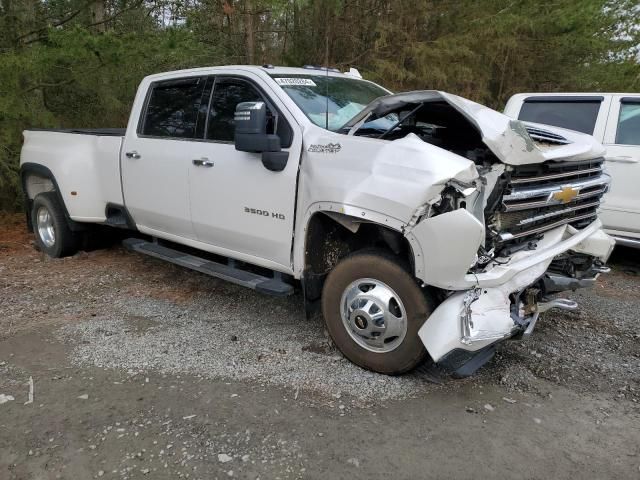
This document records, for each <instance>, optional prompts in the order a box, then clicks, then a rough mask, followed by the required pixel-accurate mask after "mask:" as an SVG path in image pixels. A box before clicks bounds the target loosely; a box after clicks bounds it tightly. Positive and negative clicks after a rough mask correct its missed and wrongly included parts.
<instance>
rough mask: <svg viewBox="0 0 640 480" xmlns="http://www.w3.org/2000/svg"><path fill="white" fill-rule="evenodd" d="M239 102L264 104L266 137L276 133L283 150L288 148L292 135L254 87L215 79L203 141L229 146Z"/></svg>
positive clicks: (226, 79)
mask: <svg viewBox="0 0 640 480" xmlns="http://www.w3.org/2000/svg"><path fill="white" fill-rule="evenodd" d="M242 102H266V103H267V108H268V112H267V118H268V123H267V133H277V134H278V135H279V136H280V144H281V145H282V147H285V148H286V147H289V146H291V141H292V137H293V132H292V130H291V127H290V126H289V124H288V123H287V122H286V120H285V119H284V118H283V117H282V115H279V114H278V112H276V111H275V110H274V109H273V108H272V107H271V106H270V105H269V102H268V101H266V99H265V97H264V95H263V94H262V93H261V92H260V91H258V89H257V88H256V87H254V86H253V85H252V84H251V83H249V82H248V81H245V80H242V79H239V78H216V81H215V83H214V87H213V93H212V96H211V102H210V104H209V113H208V116H207V128H206V133H205V138H206V139H208V140H214V141H218V142H230V143H232V142H233V139H234V133H235V122H234V117H235V111H236V106H237V105H238V104H239V103H242Z"/></svg>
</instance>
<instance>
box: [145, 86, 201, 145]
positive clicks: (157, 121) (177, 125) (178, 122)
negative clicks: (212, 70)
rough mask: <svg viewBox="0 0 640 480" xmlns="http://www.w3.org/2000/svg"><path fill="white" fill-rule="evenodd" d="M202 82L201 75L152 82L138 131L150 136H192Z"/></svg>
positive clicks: (193, 134)
mask: <svg viewBox="0 0 640 480" xmlns="http://www.w3.org/2000/svg"><path fill="white" fill-rule="evenodd" d="M204 86H205V79H204V78H202V77H190V78H181V79H176V80H167V81H161V82H156V83H153V84H151V86H150V88H149V93H148V97H147V103H146V108H145V109H144V110H143V112H144V113H143V117H142V122H141V124H140V125H139V128H138V133H139V134H141V135H143V136H149V137H164V138H187V139H188V138H194V137H195V135H196V128H197V124H198V117H199V115H198V113H199V109H200V104H201V102H202V93H203V90H204Z"/></svg>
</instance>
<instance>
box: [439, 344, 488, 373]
mask: <svg viewBox="0 0 640 480" xmlns="http://www.w3.org/2000/svg"><path fill="white" fill-rule="evenodd" d="M495 353H496V347H495V345H488V346H486V347H484V348H482V349H480V350H477V351H475V352H470V351H468V350H463V349H461V348H456V349H455V350H452V351H450V352H449V353H447V354H446V355H445V356H444V357H442V359H441V360H440V361H439V362H438V365H439V366H440V367H442V368H443V369H444V370H445V371H447V372H448V373H450V374H451V376H452V377H455V378H465V377H469V376H471V375H473V374H474V373H476V371H477V370H478V369H479V368H480V367H482V366H483V365H484V364H485V363H487V362H488V361H489V360H491V359H492V358H493V356H494V355H495Z"/></svg>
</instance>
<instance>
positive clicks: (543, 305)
mask: <svg viewBox="0 0 640 480" xmlns="http://www.w3.org/2000/svg"><path fill="white" fill-rule="evenodd" d="M552 308H559V309H560V310H571V311H573V310H577V309H578V304H577V303H576V302H574V301H573V300H569V299H568V298H554V299H553V300H549V301H548V302H538V307H537V308H536V311H538V312H539V313H542V312H546V311H547V310H551V309H552Z"/></svg>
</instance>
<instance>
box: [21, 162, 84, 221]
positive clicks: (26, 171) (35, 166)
mask: <svg viewBox="0 0 640 480" xmlns="http://www.w3.org/2000/svg"><path fill="white" fill-rule="evenodd" d="M20 184H21V186H22V193H23V195H24V206H25V214H26V218H27V228H28V229H29V231H30V232H32V231H33V224H32V221H31V209H32V205H33V199H34V198H35V197H36V195H38V194H39V193H43V192H55V194H56V198H57V200H58V202H59V203H60V205H61V206H62V208H63V210H64V217H65V220H66V221H67V224H68V225H69V228H70V229H71V230H72V231H79V230H84V226H83V225H81V224H79V223H78V222H75V221H73V220H71V217H70V216H69V210H68V209H67V205H66V204H65V202H64V199H63V198H62V194H61V193H60V187H59V186H58V182H57V180H56V177H55V176H54V174H53V172H51V170H50V169H49V168H48V167H46V166H44V165H41V164H39V163H32V162H27V163H23V164H22V165H21V166H20Z"/></svg>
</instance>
